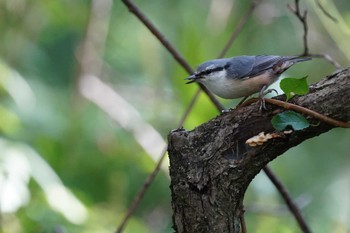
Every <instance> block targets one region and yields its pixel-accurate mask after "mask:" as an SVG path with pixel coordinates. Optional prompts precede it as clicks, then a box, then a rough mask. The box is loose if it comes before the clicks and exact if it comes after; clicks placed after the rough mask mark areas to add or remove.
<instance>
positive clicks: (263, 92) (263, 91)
mask: <svg viewBox="0 0 350 233" xmlns="http://www.w3.org/2000/svg"><path fill="white" fill-rule="evenodd" d="M267 87H268V86H267V85H264V86H263V87H262V88H261V90H260V92H259V99H260V107H259V110H260V111H261V110H263V109H264V110H266V105H265V99H264V97H265V95H267V94H269V93H271V92H276V94H277V95H278V92H277V91H276V90H275V89H268V90H266V89H267Z"/></svg>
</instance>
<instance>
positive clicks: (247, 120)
mask: <svg viewBox="0 0 350 233" xmlns="http://www.w3.org/2000/svg"><path fill="white" fill-rule="evenodd" d="M277 98H279V99H283V96H280V97H277ZM291 102H292V103H295V104H297V105H301V106H304V107H306V108H309V109H312V110H314V111H316V112H319V113H321V114H323V115H326V116H329V117H332V118H334V119H337V120H342V121H349V119H350V68H348V69H345V70H342V71H341V72H339V73H336V74H334V75H331V76H329V77H326V78H324V79H323V80H321V81H320V82H318V83H316V84H314V85H311V86H310V93H309V94H307V95H305V96H296V97H294V98H293V99H292V100H291ZM258 108H259V106H258V103H255V104H252V105H250V106H247V107H243V108H240V109H237V110H232V111H231V112H228V113H223V114H221V115H220V116H218V117H216V118H215V119H212V120H210V121H209V122H207V123H205V124H203V125H201V126H199V127H197V128H195V129H194V130H192V131H186V130H184V129H178V130H175V131H172V132H171V133H170V134H169V138H168V139H169V148H168V151H169V157H170V176H171V185H170V188H171V192H172V207H173V211H174V214H173V223H174V229H175V231H176V232H178V233H183V232H188V233H196V232H198V233H206V232H234V233H238V232H240V220H239V219H240V218H239V216H240V212H241V209H240V208H241V203H242V201H243V197H244V193H245V191H246V189H247V187H248V185H249V183H250V182H251V180H252V179H253V178H254V177H255V175H256V174H258V173H259V172H260V170H261V169H262V168H263V167H264V166H265V165H266V164H267V163H268V162H270V161H271V160H273V159H275V158H276V157H277V156H279V155H281V154H283V153H284V152H285V151H287V150H288V149H289V148H291V147H294V146H296V145H298V144H299V143H301V142H303V141H305V140H306V139H308V138H311V137H315V136H318V135H319V134H321V133H325V132H327V131H328V130H330V129H332V128H333V126H331V125H327V124H325V123H322V122H318V121H316V120H315V119H312V118H310V117H308V116H306V117H307V118H308V120H309V121H310V122H311V123H314V125H315V126H311V127H308V128H306V129H304V130H301V131H294V132H293V133H291V134H288V135H285V136H284V137H282V138H276V139H272V140H269V141H268V142H266V143H265V144H263V145H262V146H257V147H249V146H247V145H246V144H245V141H246V140H247V139H249V138H251V137H253V136H255V135H257V134H259V133H260V132H265V133H268V132H274V129H273V127H272V125H271V123H270V120H271V118H272V117H273V116H274V115H275V114H276V113H279V112H281V111H284V110H283V109H281V108H279V107H276V106H272V105H269V104H267V108H268V109H267V111H264V112H262V113H260V112H259V110H258Z"/></svg>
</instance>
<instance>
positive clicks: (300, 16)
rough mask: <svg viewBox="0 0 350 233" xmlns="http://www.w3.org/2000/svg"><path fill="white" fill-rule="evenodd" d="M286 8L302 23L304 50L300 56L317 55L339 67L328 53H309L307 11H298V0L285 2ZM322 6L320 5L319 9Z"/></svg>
mask: <svg viewBox="0 0 350 233" xmlns="http://www.w3.org/2000/svg"><path fill="white" fill-rule="evenodd" d="M287 7H288V9H289V10H290V11H291V12H292V13H293V14H294V15H295V16H296V17H297V18H298V19H299V21H300V22H301V24H302V25H303V30H304V34H303V44H304V52H303V53H302V54H301V56H309V57H318V58H323V59H324V60H326V61H327V62H329V63H330V64H332V65H333V66H334V67H335V68H337V69H340V68H341V65H340V64H339V63H338V62H336V61H335V60H334V59H333V58H332V57H331V56H330V55H328V54H314V53H310V51H309V44H308V40H307V38H308V24H307V11H306V10H305V11H304V12H303V13H301V11H300V5H299V0H295V2H294V6H292V5H290V4H287ZM322 9H323V8H322V7H321V10H322Z"/></svg>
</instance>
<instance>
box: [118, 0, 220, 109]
mask: <svg viewBox="0 0 350 233" xmlns="http://www.w3.org/2000/svg"><path fill="white" fill-rule="evenodd" d="M122 2H123V3H124V4H125V5H126V6H127V7H128V9H129V11H130V12H132V13H133V14H134V15H135V16H136V17H137V18H138V19H139V20H140V21H141V22H142V23H143V24H144V25H145V26H146V27H147V28H148V29H149V30H150V31H151V32H152V34H153V35H154V36H155V37H156V38H157V39H158V40H159V41H160V42H161V43H162V44H163V46H164V47H165V48H166V49H167V50H168V51H169V53H170V54H171V55H172V56H173V57H174V59H175V60H176V61H177V62H178V63H179V64H180V65H181V66H182V67H183V68H184V69H185V70H186V71H187V72H188V73H189V74H192V73H193V69H192V68H191V67H190V65H189V64H188V63H187V62H186V61H185V59H184V58H183V56H181V54H180V53H179V52H178V51H177V50H176V49H175V48H174V46H173V45H171V44H170V42H169V41H168V40H167V39H166V38H165V36H164V35H162V34H161V33H160V31H159V30H158V29H157V28H156V27H155V26H154V25H153V23H152V22H151V21H150V20H149V19H148V18H147V17H146V16H145V15H144V14H143V13H142V12H141V11H140V10H139V8H138V7H137V6H136V5H135V4H134V3H132V2H131V1H130V0H122ZM198 85H199V86H200V88H201V89H202V90H203V91H204V92H205V93H206V94H207V95H208V97H209V98H210V100H211V101H212V102H213V104H214V105H215V106H216V108H217V109H218V110H219V111H221V110H222V109H224V107H223V106H222V104H221V103H220V102H219V101H218V100H217V99H216V98H215V96H214V95H213V94H212V93H211V92H209V91H208V89H207V88H206V87H205V86H204V85H202V84H198Z"/></svg>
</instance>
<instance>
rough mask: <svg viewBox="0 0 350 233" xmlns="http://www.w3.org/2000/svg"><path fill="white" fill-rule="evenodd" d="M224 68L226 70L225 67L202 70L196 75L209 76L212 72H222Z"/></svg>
mask: <svg viewBox="0 0 350 233" xmlns="http://www.w3.org/2000/svg"><path fill="white" fill-rule="evenodd" d="M226 68H227V65H226V66H224V67H215V68H213V69H207V70H203V71H201V72H199V73H197V75H207V74H210V73H213V72H217V71H222V70H224V69H226Z"/></svg>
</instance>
